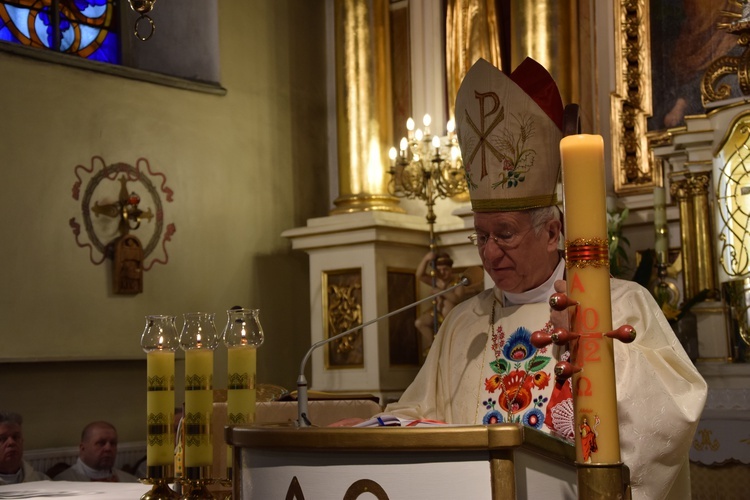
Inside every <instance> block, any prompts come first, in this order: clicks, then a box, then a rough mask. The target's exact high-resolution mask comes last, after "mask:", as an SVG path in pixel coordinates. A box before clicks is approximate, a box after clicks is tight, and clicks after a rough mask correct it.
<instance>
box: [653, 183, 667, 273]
mask: <svg viewBox="0 0 750 500" xmlns="http://www.w3.org/2000/svg"><path fill="white" fill-rule="evenodd" d="M666 197H667V195H666V192H665V190H664V188H663V187H655V188H654V232H655V233H654V234H655V236H654V251H655V252H656V262H657V263H658V264H660V265H665V264H666V263H667V251H668V249H669V233H668V230H667V205H666Z"/></svg>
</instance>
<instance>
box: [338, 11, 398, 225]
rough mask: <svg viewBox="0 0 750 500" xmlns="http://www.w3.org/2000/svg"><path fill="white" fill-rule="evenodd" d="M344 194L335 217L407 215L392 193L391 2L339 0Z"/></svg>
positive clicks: (341, 182) (340, 165)
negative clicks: (389, 184) (389, 180)
mask: <svg viewBox="0 0 750 500" xmlns="http://www.w3.org/2000/svg"><path fill="white" fill-rule="evenodd" d="M333 5H334V30H335V44H336V123H337V137H338V174H339V196H338V198H337V199H336V200H335V201H334V205H336V207H335V208H334V209H333V210H332V211H331V213H332V214H337V213H348V212H361V211H370V210H383V211H390V212H404V210H403V209H402V208H401V207H400V206H399V205H398V199H397V198H395V197H393V196H390V195H388V194H386V193H387V189H386V187H387V178H386V177H387V173H386V172H387V171H388V166H389V165H388V154H387V150H386V145H388V144H390V143H391V136H392V132H391V123H393V120H392V119H391V86H390V81H391V77H390V48H389V39H390V35H389V22H388V1H387V0H334V3H333Z"/></svg>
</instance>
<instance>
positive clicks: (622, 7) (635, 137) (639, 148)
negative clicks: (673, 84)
mask: <svg viewBox="0 0 750 500" xmlns="http://www.w3.org/2000/svg"><path fill="white" fill-rule="evenodd" d="M614 16H615V30H614V35H615V44H614V45H615V57H614V64H615V89H614V92H613V93H612V95H611V99H610V104H611V113H610V120H611V121H610V126H611V131H612V177H613V180H614V189H615V193H616V194H618V195H628V194H640V193H645V192H649V191H651V190H653V188H654V187H655V186H658V185H661V172H655V170H656V169H655V163H654V162H653V160H652V158H651V154H650V150H649V143H648V138H647V136H646V133H647V132H648V127H647V118H648V117H649V116H650V115H651V113H652V100H651V99H652V93H651V40H650V34H649V33H650V24H649V23H650V18H649V1H648V0H614Z"/></svg>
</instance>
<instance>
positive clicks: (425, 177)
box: [388, 115, 467, 251]
mask: <svg viewBox="0 0 750 500" xmlns="http://www.w3.org/2000/svg"><path fill="white" fill-rule="evenodd" d="M430 122H431V119H430V115H424V119H423V124H424V130H422V129H419V128H418V129H416V130H415V129H414V120H413V119H411V118H409V119H408V120H407V122H406V129H407V131H408V132H407V135H408V137H403V138H401V143H400V144H399V149H398V150H397V149H396V148H391V150H390V152H389V155H388V156H389V157H390V159H391V168H390V171H389V173H390V174H391V178H390V181H389V183H388V192H389V193H390V194H391V195H393V196H397V197H399V198H409V199H419V200H422V201H424V202H425V204H426V205H427V223H428V224H429V225H430V250H433V251H434V250H435V246H436V245H435V234H434V229H435V227H434V226H435V219H436V216H435V211H434V207H435V201H436V200H437V199H438V198H449V197H453V196H457V195H459V194H462V193H464V192H465V191H466V186H467V184H466V173H465V171H464V164H463V161H462V160H461V150H460V149H459V147H458V142H457V140H456V133H455V130H454V129H455V126H454V123H453V120H451V121H449V122H448V125H447V130H448V134H447V136H446V137H440V136H438V135H432V134H431V133H430Z"/></svg>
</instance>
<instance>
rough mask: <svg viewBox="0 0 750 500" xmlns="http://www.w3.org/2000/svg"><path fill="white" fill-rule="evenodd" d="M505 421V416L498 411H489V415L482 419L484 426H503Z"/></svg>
mask: <svg viewBox="0 0 750 500" xmlns="http://www.w3.org/2000/svg"><path fill="white" fill-rule="evenodd" d="M503 421H504V420H503V414H502V413H500V412H499V411H497V410H492V411H488V412H487V414H486V415H485V416H484V418H483V419H482V423H483V424H484V425H490V424H502V423H503Z"/></svg>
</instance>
